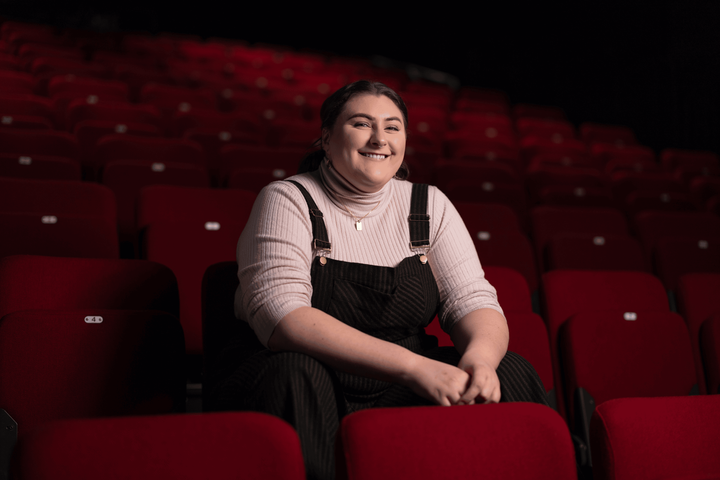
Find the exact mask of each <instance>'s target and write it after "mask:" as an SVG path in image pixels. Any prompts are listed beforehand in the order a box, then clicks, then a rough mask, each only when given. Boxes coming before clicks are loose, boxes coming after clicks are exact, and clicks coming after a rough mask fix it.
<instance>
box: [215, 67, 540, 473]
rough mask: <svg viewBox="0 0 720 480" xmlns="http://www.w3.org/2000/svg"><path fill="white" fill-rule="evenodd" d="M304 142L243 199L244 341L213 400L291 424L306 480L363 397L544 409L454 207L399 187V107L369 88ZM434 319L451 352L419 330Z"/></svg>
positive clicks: (238, 308) (434, 195) (328, 113)
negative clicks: (295, 161) (296, 161)
mask: <svg viewBox="0 0 720 480" xmlns="http://www.w3.org/2000/svg"><path fill="white" fill-rule="evenodd" d="M321 118H322V126H321V139H320V140H319V141H318V142H317V146H318V147H321V148H318V150H317V151H315V152H313V153H311V154H310V155H308V156H307V157H306V158H305V159H304V160H303V162H302V164H301V167H300V171H301V173H300V174H298V175H296V176H294V177H290V178H289V179H288V181H280V182H273V183H272V184H270V185H268V186H267V187H265V189H263V191H262V192H261V193H260V195H259V196H258V198H257V201H256V203H255V205H254V206H253V211H252V213H251V216H250V219H249V220H248V222H247V225H246V226H245V229H244V231H243V233H242V235H241V236H240V240H239V242H238V247H237V260H238V277H239V280H240V286H239V288H238V290H237V292H236V297H235V313H236V315H237V317H238V318H240V319H242V320H244V321H246V322H248V324H249V325H250V327H251V328H252V329H253V330H254V332H255V334H256V335H257V339H258V341H259V342H258V343H257V346H256V348H254V349H250V350H248V349H247V348H245V349H242V350H241V349H236V350H233V349H232V348H231V349H228V351H227V352H226V353H225V354H224V355H223V357H224V358H226V359H231V361H230V365H226V366H225V368H224V371H226V372H231V373H229V374H227V375H226V378H225V379H224V380H222V381H220V382H219V383H218V387H217V388H216V389H215V391H213V392H211V398H212V403H213V404H214V405H215V408H216V409H224V410H230V409H236V410H258V411H263V412H267V413H270V414H274V415H277V416H279V417H281V418H284V419H285V420H287V421H288V422H290V423H291V424H292V425H293V426H294V427H295V429H296V430H297V432H298V435H299V437H300V442H301V444H302V449H303V456H304V459H305V466H306V470H307V478H308V479H331V478H334V466H333V463H334V443H335V434H336V431H337V428H338V425H339V422H340V420H341V418H342V417H343V416H344V415H347V414H350V413H352V412H355V411H358V410H362V409H365V408H374V407H389V406H411V405H428V404H436V405H445V406H450V405H463V404H473V403H476V402H478V403H488V402H498V401H502V402H506V401H532V402H538V403H546V400H545V389H544V388H543V385H542V383H541V382H540V379H539V378H538V376H537V374H536V373H535V371H534V370H533V368H532V367H531V366H530V364H529V363H527V362H526V361H525V360H524V359H523V358H522V357H520V356H518V355H516V354H514V353H512V352H508V351H507V344H508V329H507V323H506V321H505V317H504V316H503V314H502V309H501V308H500V305H499V304H498V301H497V295H496V292H495V289H494V288H493V287H492V286H491V285H490V284H489V283H488V282H487V280H486V279H485V276H484V272H483V269H482V267H481V265H480V261H479V259H478V257H477V254H476V253H475V248H474V246H473V241H472V239H471V238H470V235H469V234H468V231H467V229H466V228H465V225H464V224H463V222H462V220H461V219H460V215H459V214H458V213H457V211H456V210H455V208H454V207H453V206H452V204H451V203H450V202H449V200H448V199H447V197H445V195H443V194H442V192H440V191H439V190H438V189H437V188H435V187H431V186H428V185H415V184H412V183H410V182H408V181H406V178H407V175H408V170H407V168H406V167H405V166H404V163H403V156H404V154H405V141H406V136H407V131H406V126H407V123H408V122H407V109H406V108H405V104H404V103H403V101H402V99H401V98H400V97H399V96H398V95H397V94H396V93H395V92H394V91H393V90H391V89H389V88H388V87H386V86H385V85H383V84H380V83H372V82H368V81H359V82H355V83H353V84H350V85H347V86H345V87H343V88H341V89H340V90H338V91H337V92H335V93H334V94H333V95H331V96H330V97H329V98H328V99H327V100H326V101H325V102H324V103H323V106H322V109H321ZM436 314H437V315H438V318H439V320H440V323H441V326H442V327H443V329H444V330H445V331H447V332H449V333H450V336H451V338H452V340H453V343H454V344H455V348H451V347H438V346H437V339H436V338H435V337H432V336H429V335H427V334H426V333H425V331H424V327H425V326H427V325H428V323H429V322H430V321H432V319H433V318H434V317H435V315H436Z"/></svg>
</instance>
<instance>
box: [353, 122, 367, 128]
mask: <svg viewBox="0 0 720 480" xmlns="http://www.w3.org/2000/svg"><path fill="white" fill-rule="evenodd" d="M354 126H355V127H369V126H370V124H369V123H368V122H355V125H354Z"/></svg>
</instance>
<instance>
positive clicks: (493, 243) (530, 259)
mask: <svg viewBox="0 0 720 480" xmlns="http://www.w3.org/2000/svg"><path fill="white" fill-rule="evenodd" d="M471 235H472V239H473V243H474V244H475V249H476V250H477V253H478V257H479V258H480V262H481V263H482V264H483V265H486V266H494V267H508V268H512V269H514V270H517V271H518V272H520V273H521V274H522V275H523V277H525V281H526V282H527V284H528V287H529V288H530V291H531V292H535V291H536V290H537V288H538V276H537V268H536V266H535V256H534V255H533V249H532V245H530V240H528V238H527V237H526V236H525V234H524V233H522V232H520V231H519V230H493V229H484V230H477V231H475V230H473V231H471Z"/></svg>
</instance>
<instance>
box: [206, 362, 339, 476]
mask: <svg viewBox="0 0 720 480" xmlns="http://www.w3.org/2000/svg"><path fill="white" fill-rule="evenodd" d="M339 398H342V397H341V396H338V395H337V379H336V378H335V375H334V374H333V373H331V371H330V370H329V369H328V368H326V367H325V366H324V365H323V364H321V363H320V362H318V361H317V360H315V359H314V358H312V357H309V356H307V355H303V354H301V353H294V352H279V353H272V352H270V351H267V350H265V351H262V352H260V353H259V354H257V355H254V356H253V357H251V358H249V359H248V360H247V361H246V362H244V363H243V364H242V365H241V366H240V367H239V368H238V369H237V370H236V371H235V373H233V374H232V375H231V376H230V377H229V378H228V379H227V380H226V381H225V382H223V383H222V384H221V385H220V386H219V388H218V394H217V404H218V406H219V407H220V409H222V410H254V411H259V412H264V413H269V414H271V415H275V416H278V417H280V418H282V419H284V420H285V421H287V422H288V423H290V424H291V425H292V426H293V427H295V430H296V431H297V433H298V436H299V437H300V445H301V447H302V451H303V458H304V460H305V470H306V473H307V478H308V479H309V480H310V479H313V480H315V479H317V480H330V479H333V478H334V475H335V462H334V460H335V458H334V446H335V434H336V432H337V429H338V426H339V418H340V416H341V415H342V414H344V411H343V410H344V406H343V405H342V404H339V403H338V399H339Z"/></svg>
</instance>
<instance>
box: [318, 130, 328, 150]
mask: <svg viewBox="0 0 720 480" xmlns="http://www.w3.org/2000/svg"><path fill="white" fill-rule="evenodd" d="M320 138H321V141H322V142H321V144H320V146H321V147H322V149H323V150H325V151H326V152H327V146H328V145H329V144H330V131H329V130H328V129H323V131H322V135H321V137H320Z"/></svg>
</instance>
